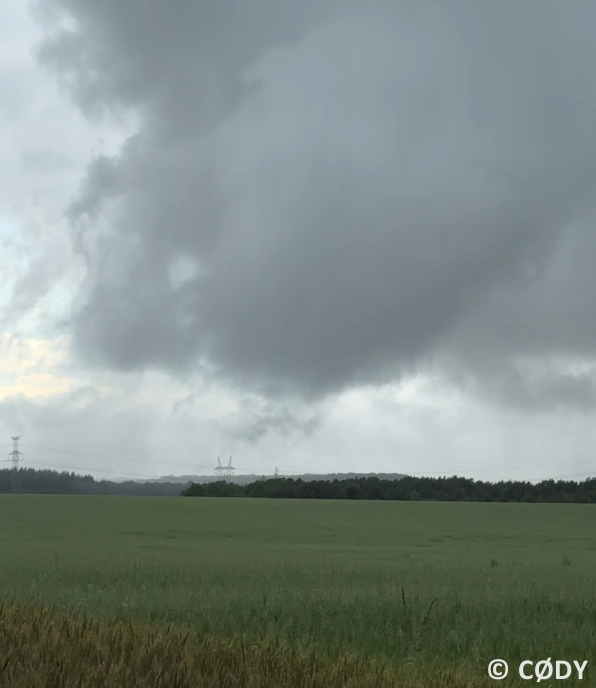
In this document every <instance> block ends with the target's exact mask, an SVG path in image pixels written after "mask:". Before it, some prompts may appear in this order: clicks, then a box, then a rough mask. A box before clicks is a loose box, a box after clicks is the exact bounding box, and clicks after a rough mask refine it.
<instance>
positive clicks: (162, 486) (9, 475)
mask: <svg viewBox="0 0 596 688" xmlns="http://www.w3.org/2000/svg"><path fill="white" fill-rule="evenodd" d="M14 477H15V488H16V489H15V492H19V493H26V494H85V495H122V496H138V497H176V496H178V495H179V494H180V483H137V482H134V481H133V480H127V481H125V482H121V483H115V482H112V481H111V480H95V478H94V477H93V476H92V475H78V474H76V473H69V472H68V471H63V472H58V471H51V470H37V469H35V468H19V469H18V471H16V475H15V476H14ZM12 491H13V471H12V469H11V468H3V469H0V493H2V492H12Z"/></svg>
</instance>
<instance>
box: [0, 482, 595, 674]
mask: <svg viewBox="0 0 596 688" xmlns="http://www.w3.org/2000/svg"><path fill="white" fill-rule="evenodd" d="M0 523H1V524H2V526H1V527H0V599H1V600H3V601H5V602H14V601H16V602H25V601H36V602H41V603H43V604H56V605H58V607H59V608H61V609H64V610H82V609H86V610H87V611H88V612H89V613H91V614H92V615H94V616H96V617H98V618H101V619H133V620H135V621H151V622H157V623H160V624H161V623H173V624H176V625H181V626H188V625H190V626H191V627H192V628H195V629H198V630H199V631H201V632H209V633H215V634H219V635H234V634H237V633H242V634H245V635H246V636H247V637H248V638H252V639H260V638H267V637H275V638H278V639H281V640H282V641H283V642H286V643H287V644H289V645H290V646H292V647H296V648H301V649H303V650H308V648H309V647H313V646H316V647H317V648H318V649H320V650H321V651H323V652H325V653H327V654H328V655H329V656H331V657H334V658H340V657H342V656H344V655H346V654H349V653H356V654H358V655H359V656H362V657H364V658H380V659H382V660H387V661H388V662H390V663H392V664H394V665H395V666H397V667H401V666H406V665H407V666H418V667H426V669H427V670H429V668H432V667H435V668H437V670H438V667H444V668H453V669H456V670H457V671H459V672H460V673H461V674H462V675H466V676H468V677H469V678H470V680H474V679H478V680H480V678H481V677H482V675H483V672H485V670H486V666H487V664H488V662H489V661H490V660H491V659H493V658H495V657H500V658H503V659H506V660H507V661H508V662H509V663H510V666H511V665H514V664H515V663H516V662H517V663H519V661H521V660H522V659H531V660H533V661H539V660H542V659H546V658H548V657H551V658H552V659H553V662H554V661H555V660H556V659H565V660H569V661H571V660H573V659H577V660H581V661H583V660H584V659H588V660H589V664H588V669H587V670H586V674H585V678H584V681H583V683H584V684H586V683H589V681H590V674H591V673H593V675H594V678H595V679H596V669H595V668H593V664H594V663H595V662H596V652H595V648H596V510H595V509H594V507H593V506H591V505H573V504H569V505H564V504H486V503H437V502H358V501H322V500H321V501H289V500H259V499H200V498H196V499H192V498H188V499H182V498H134V497H84V496H54V495H2V496H0ZM591 667H592V668H591ZM586 678H587V679H588V681H586V680H585V679H586ZM513 682H515V679H514V680H513ZM507 683H510V681H507ZM571 683H572V682H571V681H567V682H566V684H567V685H570V684H571ZM490 684H495V682H493V681H490ZM544 685H547V684H544ZM578 685H579V684H578Z"/></svg>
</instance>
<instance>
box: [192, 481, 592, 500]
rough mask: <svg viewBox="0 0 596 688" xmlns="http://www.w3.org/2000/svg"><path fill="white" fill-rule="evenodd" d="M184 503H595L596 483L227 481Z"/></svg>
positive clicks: (195, 487) (195, 492) (197, 488)
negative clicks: (261, 500)
mask: <svg viewBox="0 0 596 688" xmlns="http://www.w3.org/2000/svg"><path fill="white" fill-rule="evenodd" d="M180 494H181V495H182V496H183V497H265V498H273V499H275V498H280V499H385V500H401V501H404V500H408V501H421V500H430V501H439V502H566V503H594V502H596V478H588V479H587V480H584V481H582V482H573V481H564V480H558V481H554V480H543V481H542V482H540V483H538V484H536V485H534V484H532V483H529V482H517V481H516V482H513V481H506V482H504V481H501V482H498V483H488V482H482V481H481V480H478V481H475V480H471V479H469V478H458V477H456V476H454V477H452V478H412V477H409V476H406V477H403V478H401V479H399V480H382V479H379V478H370V477H369V478H353V479H350V480H333V481H328V480H313V481H303V480H300V479H298V480H293V479H291V478H274V479H270V480H257V481H256V482H254V483H250V484H249V485H234V484H233V483H228V482H225V481H223V480H222V481H219V482H215V483H209V484H205V485H201V484H198V483H193V484H192V485H191V486H190V487H188V488H187V489H185V490H183V491H182V492H181V493H180Z"/></svg>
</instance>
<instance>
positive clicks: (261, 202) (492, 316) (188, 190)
mask: <svg viewBox="0 0 596 688" xmlns="http://www.w3.org/2000/svg"><path fill="white" fill-rule="evenodd" d="M594 25H596V5H594V4H593V3H588V2H583V3H575V4H574V5H573V8H572V9H571V8H570V6H569V5H565V4H564V3H561V2H560V1H559V2H555V1H551V0H524V2H521V3H520V2H519V0H515V1H509V0H503V1H502V2H498V3H496V2H492V3H488V2H487V3H484V2H478V0H469V1H467V0H454V1H453V2H449V3H445V2H435V1H433V0H425V1H424V2H421V1H420V0H367V2H352V1H351V0H303V1H302V2H300V3H297V2H290V1H289V0H196V1H195V2H183V1H182V0H179V1H175V2H172V0H38V1H37V2H35V3H34V4H31V5H27V3H24V2H23V1H22V0H0V151H1V156H0V255H1V258H2V262H1V263H0V265H1V266H2V268H1V270H0V325H1V333H0V433H1V436H0V445H1V444H3V443H4V442H3V441H2V440H1V437H4V438H5V443H6V444H7V445H8V444H9V442H10V436H11V435H22V438H23V439H22V451H23V453H24V457H25V464H26V465H28V466H32V467H36V468H42V467H53V468H57V469H63V468H67V469H72V470H76V471H79V472H90V473H92V474H94V475H96V476H97V477H115V476H120V477H125V476H130V477H139V478H140V477H153V476H159V475H165V474H176V475H181V474H189V473H190V474H192V473H195V474H197V473H199V474H200V473H209V474H210V473H212V472H213V467H214V466H215V465H216V463H217V457H218V456H219V457H221V458H222V459H223V460H226V461H227V459H228V458H229V457H230V456H232V457H233V463H234V465H235V466H236V467H237V469H238V472H242V473H251V472H257V473H259V474H262V473H272V472H273V470H274V469H275V466H278V467H279V470H280V472H281V473H282V474H284V473H285V474H290V473H301V472H321V473H323V472H345V471H361V472H404V473H411V474H419V475H441V474H447V475H452V474H454V473H457V474H460V475H467V476H470V477H474V478H477V479H491V480H493V479H509V478H512V479H522V478H523V479H540V478H549V477H573V478H583V477H586V476H589V475H595V474H596V470H595V469H594V466H595V463H596V458H595V452H594V449H595V446H596V423H595V421H596V413H595V409H596V298H595V294H596V269H595V268H596V231H595V227H596V224H595V223H596V194H595V190H596V129H595V127H594V122H596V85H595V84H594V74H595V73H596V42H595V41H594V39H593V27H594ZM9 451H10V448H8V447H6V454H8V452H9ZM6 465H8V464H6Z"/></svg>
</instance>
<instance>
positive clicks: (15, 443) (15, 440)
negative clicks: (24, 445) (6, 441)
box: [8, 435, 23, 494]
mask: <svg viewBox="0 0 596 688" xmlns="http://www.w3.org/2000/svg"><path fill="white" fill-rule="evenodd" d="M21 437H22V435H19V436H18V437H11V438H10V439H11V440H12V451H11V452H10V454H9V455H8V461H12V481H11V482H12V493H13V494H14V493H15V492H16V491H17V476H18V472H19V461H21V459H22V458H23V454H22V453H21V452H20V451H19V440H20V439H21Z"/></svg>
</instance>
